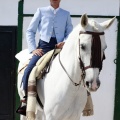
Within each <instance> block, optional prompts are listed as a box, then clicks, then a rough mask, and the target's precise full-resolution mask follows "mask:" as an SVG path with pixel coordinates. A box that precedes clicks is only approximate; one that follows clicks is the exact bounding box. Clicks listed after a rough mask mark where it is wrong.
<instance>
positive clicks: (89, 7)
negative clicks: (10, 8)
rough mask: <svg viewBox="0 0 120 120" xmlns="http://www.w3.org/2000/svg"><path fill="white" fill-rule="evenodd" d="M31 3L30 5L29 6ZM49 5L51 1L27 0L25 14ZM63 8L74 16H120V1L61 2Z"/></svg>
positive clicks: (86, 0) (63, 0)
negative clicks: (84, 14) (85, 14)
mask: <svg viewBox="0 0 120 120" xmlns="http://www.w3.org/2000/svg"><path fill="white" fill-rule="evenodd" d="M28 3H29V5H28ZM46 5H49V0H34V2H33V0H25V7H24V13H34V12H35V11H36V8H37V7H43V6H46ZM26 6H27V7H26ZM61 7H62V8H65V9H67V10H68V11H70V13H71V14H72V15H81V14H83V13H87V14H88V15H119V0H61Z"/></svg>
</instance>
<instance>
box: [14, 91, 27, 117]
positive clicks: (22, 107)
mask: <svg viewBox="0 0 120 120" xmlns="http://www.w3.org/2000/svg"><path fill="white" fill-rule="evenodd" d="M26 106H27V91H25V96H24V97H23V100H21V102H20V105H19V107H18V109H17V110H16V113H19V114H21V115H24V116H26Z"/></svg>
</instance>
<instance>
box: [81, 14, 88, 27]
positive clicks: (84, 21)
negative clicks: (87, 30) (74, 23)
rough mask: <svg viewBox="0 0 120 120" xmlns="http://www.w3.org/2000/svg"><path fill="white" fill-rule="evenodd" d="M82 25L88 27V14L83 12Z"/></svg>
mask: <svg viewBox="0 0 120 120" xmlns="http://www.w3.org/2000/svg"><path fill="white" fill-rule="evenodd" d="M80 22H81V26H82V27H86V26H87V24H88V17H87V14H83V15H82V16H81V21H80Z"/></svg>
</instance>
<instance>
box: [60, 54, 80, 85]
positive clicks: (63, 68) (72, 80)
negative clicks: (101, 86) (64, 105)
mask: <svg viewBox="0 0 120 120" xmlns="http://www.w3.org/2000/svg"><path fill="white" fill-rule="evenodd" d="M58 58H59V62H60V65H61V67H62V68H63V70H64V71H65V73H66V74H67V76H68V77H69V79H70V81H71V82H72V83H73V85H74V86H78V85H80V84H81V81H82V80H80V82H79V83H75V82H74V81H73V80H72V78H71V77H70V75H69V74H68V72H67V70H66V69H65V67H64V66H63V64H62V62H61V60H60V53H59V55H58Z"/></svg>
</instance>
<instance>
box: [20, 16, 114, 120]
mask: <svg viewBox="0 0 120 120" xmlns="http://www.w3.org/2000/svg"><path fill="white" fill-rule="evenodd" d="M114 20H115V17H114V18H112V19H110V20H107V21H105V22H102V23H97V22H96V21H94V20H91V21H88V17H87V15H86V14H84V15H82V17H81V22H80V23H79V24H78V25H77V26H76V27H75V28H74V29H73V31H72V32H71V34H70V35H69V37H68V39H67V40H66V42H65V45H64V46H63V49H62V50H61V52H60V54H59V55H57V56H56V58H55V59H54V60H53V62H52V64H51V67H50V72H49V73H48V74H46V76H45V77H44V78H43V79H42V80H38V81H37V92H38V96H39V98H40V99H41V102H42V104H43V106H44V109H43V110H42V109H41V108H40V107H37V109H38V116H37V115H36V120H80V116H81V113H82V111H83V109H84V107H85V104H86V101H87V90H89V91H96V90H97V89H98V88H99V86H100V82H99V73H100V70H101V68H102V61H103V57H104V50H105V48H106V42H105V38H104V30H105V29H107V28H108V27H110V26H111V24H112V23H113V21H114ZM99 38H100V39H99ZM98 39H99V40H98ZM93 41H94V43H95V45H93ZM95 46H96V47H95ZM21 78H22V75H20V74H19V75H18V93H19V95H20V98H21V99H22V98H23V96H24V94H23V93H22V89H21V88H20V83H21ZM86 83H87V85H86ZM86 89H87V90H86ZM23 119H24V118H21V120H23ZM31 120H34V119H31Z"/></svg>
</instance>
